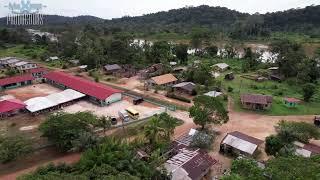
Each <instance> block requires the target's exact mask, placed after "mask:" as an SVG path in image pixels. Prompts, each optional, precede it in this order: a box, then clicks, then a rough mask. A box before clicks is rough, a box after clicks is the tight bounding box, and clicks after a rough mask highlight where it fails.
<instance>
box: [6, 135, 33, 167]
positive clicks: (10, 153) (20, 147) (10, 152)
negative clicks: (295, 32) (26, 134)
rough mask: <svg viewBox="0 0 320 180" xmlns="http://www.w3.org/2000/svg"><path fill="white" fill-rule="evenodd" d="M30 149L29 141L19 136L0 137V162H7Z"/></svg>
mask: <svg viewBox="0 0 320 180" xmlns="http://www.w3.org/2000/svg"><path fill="white" fill-rule="evenodd" d="M31 151H32V146H31V142H30V141H29V140H27V139H25V138H23V137H21V136H15V137H2V136H1V137H0V162H1V163H8V162H11V161H14V160H16V159H17V158H19V157H23V156H25V155H27V154H29V153H30V152H31Z"/></svg>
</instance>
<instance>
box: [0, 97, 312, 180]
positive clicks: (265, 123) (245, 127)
mask: <svg viewBox="0 0 320 180" xmlns="http://www.w3.org/2000/svg"><path fill="white" fill-rule="evenodd" d="M232 107H233V104H232V101H230V102H229V116H230V120H229V122H228V123H226V124H223V125H221V126H212V128H214V129H215V130H216V131H218V132H219V135H218V137H217V138H216V140H215V143H214V147H213V151H212V152H211V153H210V154H211V155H212V156H213V157H214V158H215V159H217V160H219V163H220V165H219V167H218V169H221V170H223V169H226V168H230V166H231V162H232V159H230V158H228V157H225V156H222V155H220V154H219V152H218V151H219V146H220V142H221V140H222V139H223V137H224V136H225V135H226V134H227V133H229V132H232V131H240V132H243V133H246V134H248V135H250V136H253V137H256V138H259V139H261V140H264V139H265V138H266V137H267V136H269V135H271V134H275V129H274V126H275V125H277V123H278V122H279V121H281V120H287V121H296V122H308V123H313V117H314V116H265V115H258V114H254V113H248V112H235V111H233V108H232ZM169 114H170V115H171V116H173V117H176V118H178V119H181V120H183V121H184V124H183V125H181V126H179V127H177V128H176V129H175V132H174V138H177V137H180V136H181V135H183V134H184V133H186V132H188V131H189V130H190V129H191V128H197V126H196V125H195V124H194V123H193V120H192V118H190V117H189V113H188V112H186V111H175V112H172V111H170V112H169ZM262 148H263V147H262ZM79 159H80V154H69V155H65V156H59V157H56V158H53V160H50V161H47V162H40V163H37V164H36V165H34V164H33V165H32V166H31V167H30V168H27V169H20V170H17V171H16V172H14V173H9V174H7V175H3V176H0V179H4V180H12V179H15V178H16V177H18V176H20V175H22V174H25V173H28V172H31V171H33V170H35V169H36V168H37V167H39V166H43V165H46V164H48V163H50V162H53V163H59V162H65V163H75V162H77V161H78V160H79ZM259 159H260V160H266V159H267V156H266V155H265V154H263V155H262V156H261V157H260V158H259Z"/></svg>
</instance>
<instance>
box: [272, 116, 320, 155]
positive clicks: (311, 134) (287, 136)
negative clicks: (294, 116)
mask: <svg viewBox="0 0 320 180" xmlns="http://www.w3.org/2000/svg"><path fill="white" fill-rule="evenodd" d="M276 130H277V132H278V134H277V135H271V136H269V137H267V138H266V153H267V154H268V155H274V156H279V155H281V156H288V155H293V153H294V148H293V142H294V141H299V142H302V143H308V142H309V140H310V139H312V138H314V139H320V130H319V128H317V127H316V126H314V125H313V124H308V123H304V122H285V121H281V122H280V123H279V124H278V126H277V127H276Z"/></svg>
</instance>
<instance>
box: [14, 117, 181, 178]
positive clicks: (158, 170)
mask: <svg viewBox="0 0 320 180" xmlns="http://www.w3.org/2000/svg"><path fill="white" fill-rule="evenodd" d="M97 120H99V121H100V122H99V123H97ZM101 121H108V120H107V118H101V119H97V117H95V116H93V115H92V114H90V113H76V114H64V113H63V114H56V115H52V116H51V117H50V118H49V119H48V121H46V122H45V123H44V124H43V125H41V130H42V131H44V133H45V134H44V136H46V137H48V138H49V140H50V139H51V140H52V141H54V142H56V143H57V145H59V146H61V147H62V148H63V150H68V149H71V148H73V145H74V142H75V141H76V142H77V143H76V144H77V145H78V146H80V147H86V148H83V150H86V151H85V152H84V153H83V154H82V156H81V159H80V161H79V162H77V163H76V164H74V165H71V166H69V165H65V164H62V165H53V164H50V165H48V166H45V167H41V168H39V169H38V170H37V171H35V172H34V173H30V174H27V175H24V176H21V177H20V178H19V179H20V180H29V179H30V180H31V179H51V178H53V179H64V178H66V179H76V178H80V179H129V180H130V179H132V180H136V179H155V180H157V179H159V180H160V179H161V180H167V179H168V177H167V173H166V172H165V171H164V170H162V166H161V165H162V164H163V162H164V160H165V159H164V158H165V157H164V156H162V155H163V153H164V152H166V149H167V147H168V145H169V143H170V142H171V137H172V134H173V132H174V129H175V127H176V126H178V125H179V123H180V122H179V121H178V120H177V119H175V118H172V117H170V116H169V115H168V114H160V115H157V116H154V117H152V118H151V119H150V121H148V122H147V123H141V124H139V125H138V126H133V127H135V128H138V132H137V131H135V132H134V133H133V134H131V135H130V136H129V137H130V138H132V139H131V140H130V141H126V140H123V138H122V137H120V138H119V137H118V138H119V139H116V138H110V137H106V138H99V141H92V138H84V139H85V141H82V140H81V139H82V137H81V135H82V134H86V135H85V136H84V137H91V136H93V134H92V131H90V127H89V126H88V125H91V127H92V126H93V127H95V126H96V125H99V126H100V127H109V126H108V124H109V123H108V122H101ZM62 125H63V126H64V127H62ZM71 125H73V127H71ZM133 127H132V128H133ZM141 127H142V128H141ZM53 128H55V130H54V129H53ZM139 129H141V131H139ZM125 131H126V134H129V133H130V132H129V129H127V130H125ZM140 134H142V135H143V136H142V137H139V136H138V135H140ZM132 135H133V136H132ZM126 137H127V136H126ZM62 138H63V139H62ZM88 139H89V141H88ZM88 142H91V143H88ZM88 144H91V145H92V146H88ZM138 150H145V151H146V153H148V154H149V155H150V158H148V159H146V160H144V161H143V160H140V159H139V158H138V156H137V151H138Z"/></svg>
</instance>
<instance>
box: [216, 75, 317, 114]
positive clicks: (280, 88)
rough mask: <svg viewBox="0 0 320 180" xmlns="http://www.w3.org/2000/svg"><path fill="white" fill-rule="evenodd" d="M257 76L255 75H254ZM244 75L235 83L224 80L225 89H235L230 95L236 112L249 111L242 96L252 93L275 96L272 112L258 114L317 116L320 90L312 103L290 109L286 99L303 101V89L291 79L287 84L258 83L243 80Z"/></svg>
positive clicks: (302, 103)
mask: <svg viewBox="0 0 320 180" xmlns="http://www.w3.org/2000/svg"><path fill="white" fill-rule="evenodd" d="M254 75H255V74H254ZM241 76H242V75H236V77H235V79H234V80H233V81H228V80H224V81H223V83H222V84H223V87H224V89H226V90H227V89H228V87H231V88H233V91H232V92H231V93H229V95H230V96H231V97H232V99H233V100H234V108H235V110H236V111H248V110H245V109H243V108H242V105H241V103H240V94H242V93H252V94H264V95H271V96H273V104H272V107H271V109H270V110H268V111H264V112H258V113H264V114H268V115H307V114H312V115H314V114H317V113H318V112H319V107H320V88H319V87H317V88H318V90H317V91H316V94H315V95H314V96H313V98H312V101H311V102H301V103H300V104H299V105H298V106H297V107H295V108H288V107H286V106H285V105H284V101H283V100H284V98H285V97H293V98H297V99H303V92H302V87H301V86H299V85H298V84H296V83H295V82H293V83H292V81H291V80H290V79H289V80H287V81H285V82H282V83H278V82H275V81H264V82H256V81H254V80H249V79H246V78H242V77H241Z"/></svg>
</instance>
